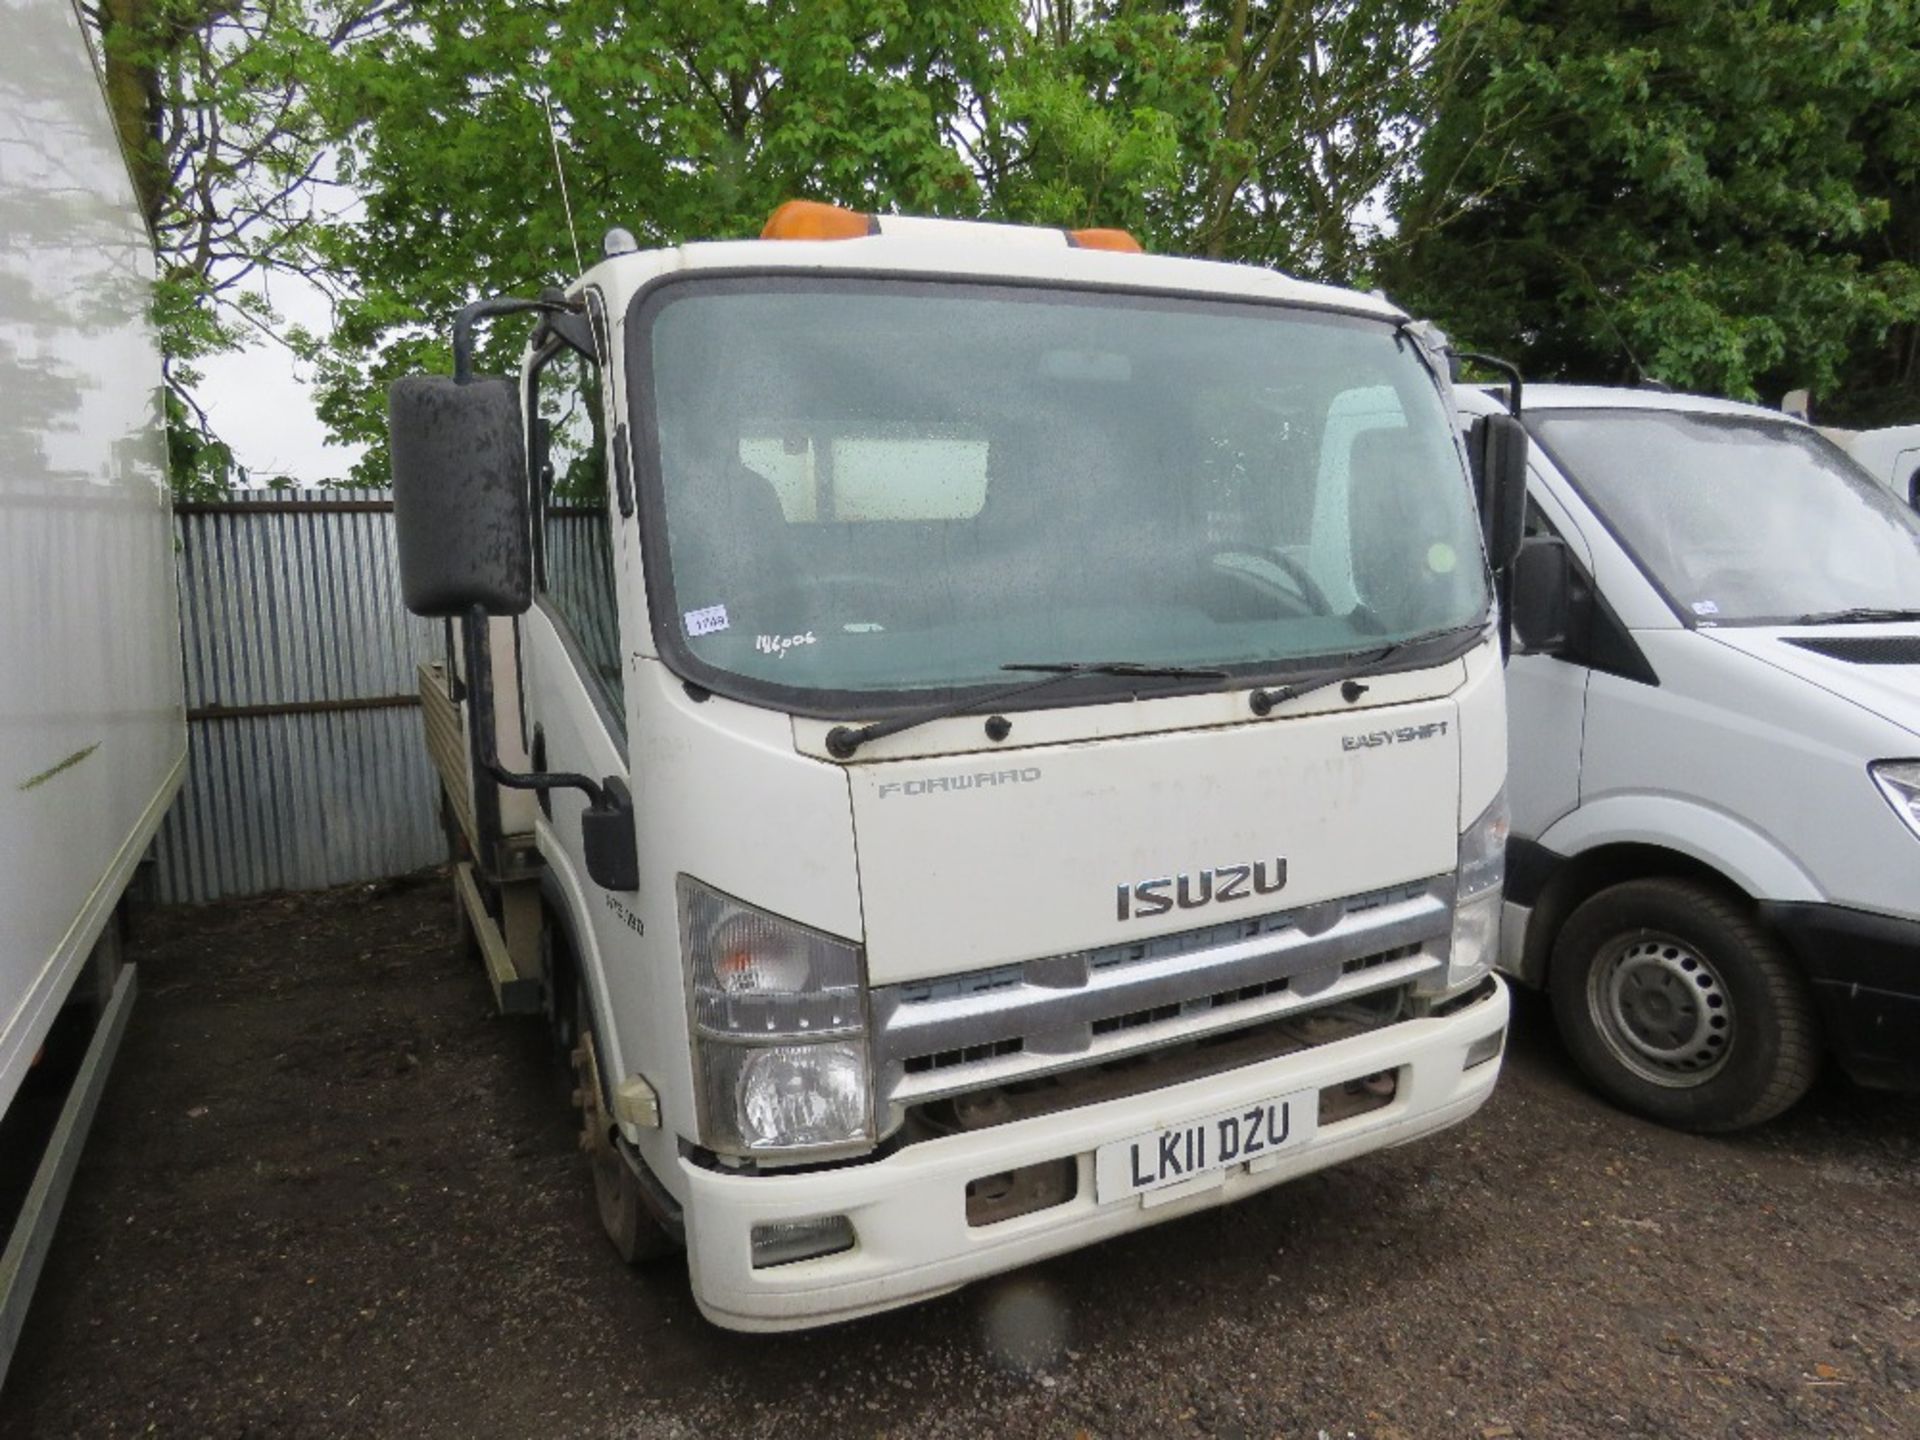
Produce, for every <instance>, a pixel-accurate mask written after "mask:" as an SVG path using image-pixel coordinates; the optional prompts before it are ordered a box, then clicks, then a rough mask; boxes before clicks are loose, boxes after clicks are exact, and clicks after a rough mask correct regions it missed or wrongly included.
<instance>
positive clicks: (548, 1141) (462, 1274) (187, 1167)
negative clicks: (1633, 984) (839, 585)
mask: <svg viewBox="0 0 1920 1440" xmlns="http://www.w3.org/2000/svg"><path fill="white" fill-rule="evenodd" d="M448 916H449V911H448V905H447V900H446V891H445V889H444V881H422V882H411V883H400V884H393V885H383V886H377V887H355V888H352V889H348V890H341V891H334V892H331V893H328V894H324V895H314V896H302V897H286V898H270V899H265V900H258V901H248V902H244V903H239V904H228V905H222V906H217V907H211V908H207V909H201V910H180V911H172V912H162V913H160V914H158V915H155V916H153V917H151V918H150V919H149V921H148V922H147V924H146V926H145V930H144V934H143V936H142V937H141V938H140V940H139V941H138V944H137V947H136V958H137V959H138V961H139V965H140V977H141V997H140V1001H139V1005H138V1007H137V1009H136V1011H135V1014H134V1017H133V1023H132V1028H131V1030H130V1031H129V1033H128V1037H127V1041H126V1044H125V1048H124V1049H123V1050H122V1052H121V1056H120V1061H119V1064H118V1067H117V1069H116V1070H115V1072H114V1075H113V1079H112V1082H111V1085H110V1088H109V1090H108V1093H107V1096H106V1098H105V1102H104V1104H103V1106H102V1109H101V1112H100V1117H99V1120H98V1123H97V1125H96V1128H95V1131H94V1135H93V1139H92V1142H91V1144H90V1146H89V1149H88V1152H87V1156H86V1158H85V1161H84V1162H83V1164H82V1167H81V1171H80V1174H79V1178H78V1181H77V1183H76V1185H75V1188H74V1191H73V1196H72V1199H71V1201H70V1202H69V1205H68V1208H67V1213H66V1218H65V1220H64V1222H63V1225H62V1228H61V1231H60V1234H59V1237H58V1240H57V1242H56V1244H55V1248H54V1252H53V1255H52V1258H51V1260H50V1262H49V1265H48V1269H47V1272H46V1275H45V1278H44V1279H43V1281H42V1284H41V1290H40V1294H39V1297H38V1299H37V1300H36V1301H35V1306H34V1309H33V1311H32V1313H31V1315H30V1316H29V1319H28V1331H27V1335H26V1338H25V1339H24V1341H23V1342H22V1346H21V1348H20V1350H19V1351H18V1352H17V1354H16V1356H15V1358H14V1363H13V1368H12V1373H11V1376H10V1378H9V1379H8V1381H7V1386H6V1389H5V1391H4V1392H0V1437H3V1440H21V1437H26V1436H65V1435H73V1436H86V1437H95V1436H106V1435H132V1434H143V1435H144V1434H157V1435H185V1436H203V1435H204V1436H217V1437H228V1436H261V1437H280V1436H326V1437H333V1436H359V1435H396V1436H457V1437H461V1440H480V1437H492V1436H503V1437H521V1436H527V1437H533V1436H538V1437H564V1436H596V1437H597V1436H622V1437H634V1440H651V1437H656V1436H658V1437H670V1436H705V1435H716V1436H728V1437H744V1436H760V1435H765V1436H776V1435H777V1436H780V1437H783V1440H784V1437H804V1436H810V1435H822V1436H826V1435H832V1436H839V1435H857V1436H876V1435H885V1436H902V1437H905V1436H963V1435H993V1436H1002V1437H1021V1436H1060V1437H1078V1436H1082V1435H1084V1436H1087V1437H1097V1440H1117V1437H1129V1436H1160V1435H1171V1436H1182V1435H1212V1436H1218V1437H1229V1436H1239V1437H1254V1436H1259V1437H1268V1436H1286V1437H1305V1440H1319V1437H1321V1436H1323V1435H1324V1436H1326V1437H1328V1440H1346V1437H1358V1440H1426V1437H1455V1436H1458V1437H1466V1440H1506V1437H1513V1440H1521V1437H1524V1440H1544V1437H1560V1436H1587V1435H1594V1436H1609V1437H1614V1436H1617V1437H1656V1436H1657V1437H1689V1440H1692V1437H1735V1436H1739V1437H1785V1436H1798V1435H1808V1436H1865V1435H1881V1436H1920V1183H1917V1182H1920V1101H1916V1100H1914V1099H1901V1098H1898V1097H1892V1096H1885V1095H1875V1094H1870V1093H1866V1092H1862V1091H1859V1090H1855V1089H1853V1088H1852V1087H1850V1086H1849V1085H1847V1084H1846V1083H1844V1082H1842V1081H1840V1080H1837V1079H1832V1078H1830V1079H1828V1080H1827V1081H1825V1082H1823V1084H1822V1085H1821V1087H1820V1088H1819V1089H1818V1090H1817V1091H1816V1092H1815V1094H1814V1095H1813V1096H1812V1097H1811V1099H1810V1101H1809V1102H1808V1103H1806V1104H1804V1105H1803V1106H1802V1107H1800V1109H1798V1110H1797V1111H1795V1112H1794V1113H1793V1114H1792V1115H1790V1116H1789V1117H1788V1118H1787V1119H1786V1120H1784V1121H1783V1122H1779V1123H1776V1124H1774V1125H1773V1126H1771V1127H1768V1128H1766V1129H1764V1130H1762V1131H1760V1132H1758V1133H1755V1134H1752V1135H1749V1136H1743V1137H1738V1138H1734V1139H1720V1140H1701V1139H1693V1138H1687V1137H1683V1136H1679V1135H1673V1134H1668V1133H1666V1132H1664V1131H1661V1130H1658V1129H1655V1128H1653V1127H1651V1126H1649V1125H1645V1124H1642V1123H1640V1122H1638V1121H1636V1120H1632V1119H1629V1118H1627V1117H1625V1116H1623V1115H1620V1114H1618V1113H1617V1112H1615V1111H1613V1110H1610V1109H1608V1108H1607V1107H1606V1106H1605V1105H1604V1104H1602V1103H1601V1102H1600V1101H1598V1100H1597V1099H1595V1098H1593V1097H1592V1096H1590V1095H1589V1094H1587V1093H1586V1092H1585V1091H1584V1090H1583V1089H1582V1088H1581V1087H1580V1085H1579V1083H1578V1081H1577V1080H1576V1079H1575V1078H1574V1077H1573V1076H1572V1074H1571V1072H1570V1071H1569V1068H1568V1066H1567V1064H1566V1061H1565V1059H1564V1057H1563V1056H1562V1054H1561V1053H1560V1051H1559V1049H1558V1046H1557V1045H1556V1043H1555V1042H1554V1040H1553V1038H1552V1035H1551V1027H1550V1023H1549V1020H1548V1016H1547V1014H1546V1011H1545V1010H1544V1008H1542V1007H1541V1006H1539V1005H1537V1004H1526V1003H1523V1004H1522V1006H1521V1008H1520V1011H1519V1014H1518V1017H1517V1024H1516V1037H1515V1041H1514V1046H1513V1052H1512V1054H1511V1056H1510V1058H1509V1061H1508V1066H1507V1073H1506V1076H1505V1078H1504V1079H1503V1080H1502V1083H1501V1087H1500V1090H1499V1092H1498V1093H1497V1094H1496V1096H1495V1097H1494V1099H1493V1101H1492V1102H1491V1103H1490V1104H1489V1105H1488V1107H1487V1108H1486V1109H1485V1110H1484V1111H1483V1112H1482V1113H1481V1114H1480V1116H1479V1117H1477V1118H1476V1119H1475V1120H1474V1121H1472V1122H1470V1123H1469V1124H1467V1125H1465V1126H1463V1127H1461V1128H1459V1129H1457V1130H1454V1131H1452V1132H1449V1133H1448V1134H1446V1135H1443V1136H1441V1137H1438V1138H1437V1139H1434V1140H1429V1141H1426V1142H1423V1143H1421V1144H1418V1145H1415V1146H1413V1147H1410V1148H1407V1149H1404V1150H1399V1151H1395V1152H1391V1153H1388V1154H1381V1155H1375V1156H1371V1157H1368V1158H1366V1159H1364V1160H1361V1161H1359V1162H1357V1163H1355V1164H1352V1165H1349V1166H1347V1167H1345V1168H1343V1169H1340V1170H1337V1171H1333V1172H1331V1173H1328V1174H1325V1175H1321V1176H1318V1177H1314V1178H1311V1179H1307V1180H1303V1181H1300V1182H1298V1183H1296V1184H1293V1185H1291V1186H1287V1187H1283V1188H1282V1189H1280V1190H1278V1191H1275V1192H1270V1193H1269V1194H1268V1195H1266V1196H1263V1197H1260V1198H1257V1199H1254V1200H1252V1201H1250V1202H1249V1203H1247V1204H1245V1205H1243V1206H1240V1207H1238V1208H1233V1209H1227V1210H1220V1211H1215V1212H1212V1213H1210V1214H1206V1215H1201V1216H1197V1217H1193V1218H1189V1219H1186V1220H1182V1221H1178V1222H1175V1223H1173V1224H1171V1225H1169V1226H1166V1227H1162V1228H1160V1229H1157V1230H1150V1231H1147V1232H1144V1233H1142V1234H1138V1235H1135V1236H1132V1237H1129V1238H1126V1239H1123V1240H1120V1241H1117V1242H1114V1243H1110V1244H1107V1245H1104V1246H1100V1247H1097V1248H1095V1249H1093V1250H1090V1251H1086V1252H1082V1253H1080V1254H1077V1255H1073V1256H1069V1257H1066V1258H1064V1259H1061V1260H1057V1261H1054V1262H1051V1263H1048V1264H1046V1265H1042V1266H1039V1267H1037V1268H1035V1269H1033V1270H1029V1271H1026V1272H1023V1273H1022V1274H1020V1275H1018V1276H1016V1277H1012V1278H1010V1279H1009V1280H1005V1281H1001V1282H996V1283H993V1284H990V1285H986V1286H981V1287H977V1288H976V1289H974V1290H971V1291H967V1292H963V1293H961V1294H959V1295H956V1296H953V1297H950V1298H948V1299H945V1300H942V1301H938V1302H935V1303H933V1304H930V1305H926V1306H923V1307H921V1308H919V1309H916V1310H910V1311H907V1312H904V1313H899V1314H896V1315H894V1316H891V1317H885V1318H881V1319H878V1320H873V1321H866V1322H861V1323H857V1324H853V1325H849V1326H846V1327H843V1328H839V1329H835V1330H830V1331H825V1332H819V1333H814V1334H810V1335H802V1336H789V1337H776V1338H747V1337H742V1336H734V1335H729V1334H726V1333H724V1332H722V1331H719V1330H716V1329H713V1328H712V1327H710V1326H708V1325H707V1324H705V1322H703V1321H702V1320H701V1319H700V1317H699V1315H698V1313H697V1312H696V1311H695V1309H694V1306H693V1304H692V1301H691V1300H690V1299H689V1297H688V1293H687V1287H686V1279H685V1274H684V1271H683V1270H676V1269H675V1268H674V1266H673V1265H671V1264H667V1265H664V1266H656V1267H654V1268H651V1269H648V1270H642V1271H639V1272H630V1271H626V1270H623V1269H621V1268H620V1267H619V1266H618V1264H617V1262H616V1261H615V1259H614V1257H613V1255H612V1252H611V1251H610V1250H609V1248H608V1247H607V1245H606V1243H605V1242H604V1240H603V1239H602V1237H601V1235H600V1232H599V1230H598V1228H597V1224H596V1221H595V1220H594V1218H593V1215H592V1212H591V1207H590V1204H589V1201H588V1197H587V1190H586V1182H585V1175H584V1170H583V1168H582V1162H581V1161H580V1159H579V1157H578V1155H577V1154H576V1151H575V1147H574V1138H573V1114H572V1112H571V1111H570V1110H569V1108H568V1106H567V1101H566V1082H565V1080H564V1079H563V1078H562V1076H561V1074H560V1071H559V1069H558V1067H557V1066H555V1065H553V1064H552V1063H551V1062H550V1059H549V1055H548V1052H547V1049H546V1040H545V1036H544V1033H543V1032H542V1031H541V1030H540V1029H539V1027H537V1026H536V1025H533V1024H530V1023H528V1022H523V1021H507V1020H501V1019H498V1018H496V1017H495V1016H494V1015H493V1014H492V1013H491V1009H490V1001H489V995H488V992H487V988H486V985H485V982H484V980H483V978H482V977H481V974H480V972H479V970H478V969H477V968H476V967H470V966H469V964H468V963H467V962H466V961H465V960H463V959H462V958H461V957H459V956H457V955H456V954H455V953H454V951H453V949H452V946H451V944H450V932H449V929H448Z"/></svg>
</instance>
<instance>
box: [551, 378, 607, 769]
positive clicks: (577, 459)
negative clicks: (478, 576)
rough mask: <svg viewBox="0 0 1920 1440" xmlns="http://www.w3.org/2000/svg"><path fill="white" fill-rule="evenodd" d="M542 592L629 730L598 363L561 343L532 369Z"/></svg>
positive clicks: (592, 677) (596, 681)
mask: <svg viewBox="0 0 1920 1440" xmlns="http://www.w3.org/2000/svg"><path fill="white" fill-rule="evenodd" d="M534 385H535V392H534V394H535V413H536V415H537V416H538V422H537V425H536V431H535V436H536V438H535V446H536V458H537V460H538V461H539V468H538V472H537V474H538V482H537V483H538V485H539V488H540V562H541V563H540V593H541V597H542V598H543V599H544V600H545V601H546V604H547V607H548V609H549V610H550V611H551V613H552V614H553V615H554V617H555V619H556V620H557V621H558V622H559V624H560V625H561V626H562V628H563V629H564V630H565V631H566V632H567V634H568V635H569V637H570V638H571V639H572V641H573V643H574V646H575V649H576V650H577V652H578V654H579V656H580V658H581V659H582V661H583V662H584V667H585V669H586V671H587V673H588V675H589V676H590V677H591V680H592V682H593V683H595V684H597V685H598V686H599V688H600V689H601V691H602V692H603V694H604V695H605V696H606V698H608V699H609V700H611V701H612V704H611V707H610V708H611V711H612V716H613V720H614V725H615V728H616V729H617V730H619V731H620V732H621V733H623V734H624V731H625V718H624V717H625V714H626V710H625V706H624V705H623V704H622V703H621V701H622V687H621V669H620V624H619V610H618V606H617V604H616V601H615V594H614V583H613V527H612V518H611V515H610V513H609V508H608V503H607V500H608V486H607V455H608V445H607V435H606V411H605V410H604V409H603V408H602V406H601V391H600V367H599V366H597V365H595V364H594V363H593V362H592V361H590V360H587V359H586V358H585V357H583V356H581V355H578V354H576V353H575V352H573V351H571V350H560V351H558V352H556V353H555V354H554V355H553V356H551V357H550V358H549V359H548V360H547V361H546V363H545V364H544V365H542V366H541V367H540V368H539V370H537V371H536V372H535V378H534Z"/></svg>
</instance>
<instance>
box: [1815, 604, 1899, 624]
mask: <svg viewBox="0 0 1920 1440" xmlns="http://www.w3.org/2000/svg"><path fill="white" fill-rule="evenodd" d="M1877 620H1920V610H1900V609H1890V608H1881V607H1877V606H1873V605H1855V606H1853V607H1852V608H1851V609H1848V610H1815V611H1812V612H1811V613H1809V614H1806V615H1801V616H1799V617H1797V618H1796V619H1793V620H1789V621H1788V622H1787V623H1788V624H1789V625H1871V624H1873V623H1874V622H1875V621H1877Z"/></svg>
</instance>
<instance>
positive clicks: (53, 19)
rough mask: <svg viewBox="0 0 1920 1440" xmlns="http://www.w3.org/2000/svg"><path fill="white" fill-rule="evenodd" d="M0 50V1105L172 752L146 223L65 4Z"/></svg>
mask: <svg viewBox="0 0 1920 1440" xmlns="http://www.w3.org/2000/svg"><path fill="white" fill-rule="evenodd" d="M0 14H4V17H5V30H6V36H7V43H6V44H5V45H4V46H0V116H4V124H3V125H0V202H3V203H4V206H5V214H6V216H7V217H8V218H7V220H6V224H5V233H6V243H5V244H4V245H0V394H4V395H5V396H6V403H5V404H4V405H0V575H3V576H4V580H0V585H4V588H5V601H4V603H0V772H4V774H3V778H0V855H4V856H5V857H6V864H5V866H4V867H0V1110H4V1108H5V1107H6V1105H7V1104H8V1102H9V1101H11V1099H12V1098H13V1095H14V1093H15V1091H16V1090H17V1089H18V1088H19V1085H20V1082H21V1078H22V1077H23V1076H24V1075H25V1073H26V1070H27V1067H28V1066H29V1064H31V1063H32V1061H33V1058H34V1055H35V1053H36V1052H37V1050H38V1048H39V1046H40V1044H41V1042H42V1041H43V1040H44V1039H45V1037H46V1032H47V1029H48V1027H49V1026H50V1025H51V1024H52V1023H53V1018H54V1015H55V1014H56V1013H57V1012H58V1010H59V1008H60V1006H61V1004H62V1002H63V1001H64V1000H65V999H66V997H67V994H68V992H69V991H70V990H71V989H72V987H73V983H74V979H75V977H76V975H77V974H78V973H79V972H80V969H81V967H82V966H83V964H84V963H85V961H86V959H87V956H88V954H89V953H90V952H91V950H92V949H93V946H94V944H95V942H96V941H97V940H98V939H99V937H100V935H101V932H102V930H103V928H104V927H105V926H106V923H107V921H108V918H109V916H110V915H111V914H112V913H113V910H114V907H115V905H116V904H117V903H118V901H119V899H120V896H121V893H122V892H123V891H124V890H125V888H126V885H127V882H128V880H129V878H130V877H131V875H132V873H133V868H134V866H135V864H136V863H137V862H138V861H139V860H140V858H141V856H142V855H143V854H144V853H145V851H146V849H147V846H148V844H149V843H150V842H151V840H152V838H153V835H154V832H155V830H156V829H157V828H158V826H159V824H160V819H161V816H162V814H163V813H164V812H165V810H166V808H167V805H168V803H169V801H171V799H172V798H173V794H174V792H175V790H176V789H177V788H178V787H179V783H180V777H181V773H182V770H183V768H184V766H185V764H186V722H185V714H184V710H183V708H182V705H183V701H182V682H181V671H180V638H179V635H180V631H179V612H178V608H177V606H176V603H175V599H174V557H173V532H172V522H171V516H170V499H169V492H168V488H167V476H166V449H165V439H164V433H163V428H162V423H161V415H160V404H161V389H160V386H161V376H160V355H159V351H158V349H157V347H156V344H155V340H154V334H153V330H152V328H151V326H150V324H149V321H148V312H147V307H148V287H149V285H150V284H151V281H152V277H153V263H154V262H153V249H152V241H151V238H150V237H149V235H148V233H147V230H146V227H145V225H144V224H143V222H142V221H141V219H140V215H139V211H138V209H137V207H136V206H135V203H134V198H133V188H132V183H131V181H130V180H129V179H128V176H127V169H126V165H125V163H124V161H123V159H122V157H121V152H120V148H119V145H118V142H117V141H116V139H115V136H114V131H113V127H112V124H111V122H110V120H109V119H108V116H107V110H106V104H105V101H104V99H103V98H102V95H101V91H100V83H99V79H98V76H97V74H96V72H95V70H94V67H93V63H92V60H91V58H90V56H89V53H88V49H87V42H86V38H85V36H84V34H83V33H82V31H81V27H80V20H79V17H78V16H77V15H76V14H75V13H74V11H73V9H72V8H71V7H69V6H67V5H64V4H51V5H49V4H34V3H27V0H5V3H4V6H3V7H0Z"/></svg>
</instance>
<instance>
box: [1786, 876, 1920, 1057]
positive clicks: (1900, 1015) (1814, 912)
mask: <svg viewBox="0 0 1920 1440" xmlns="http://www.w3.org/2000/svg"><path fill="white" fill-rule="evenodd" d="M1760 909H1761V913H1762V914H1764V915H1765V916H1766V918H1767V919H1768V920H1769V921H1770V922H1771V923H1772V924H1773V925H1774V926H1775V927H1776V928H1777V929H1778V930H1779V931H1780V933H1781V934H1782V935H1784V936H1786V937H1787V943H1788V944H1790V945H1792V946H1793V949H1794V953H1795V954H1797V955H1798V956H1799V957H1800V963H1801V964H1802V965H1804V966H1805V967H1806V971H1807V978H1808V979H1809V980H1811V981H1812V982H1813V993H1814V996H1815V998H1816V999H1817V1000H1818V1002H1819V1005H1820V1013H1821V1018H1822V1019H1823V1020H1824V1021H1825V1023H1826V1033H1827V1041H1828V1044H1829V1045H1830V1046H1831V1047H1832V1049H1833V1053H1834V1056H1835V1058H1836V1059H1838V1060H1839V1062H1840V1065H1841V1068H1842V1069H1844V1070H1845V1071H1846V1072H1847V1073H1848V1074H1849V1075H1851V1076H1852V1077H1853V1078H1854V1079H1855V1080H1856V1081H1857V1082H1859V1083H1860V1084H1862V1085H1873V1086H1877V1087H1881V1088H1885V1089H1892V1090H1920V921H1915V920H1909V919H1906V918H1905V917H1904V916H1899V915H1883V914H1880V913H1878V912H1877V911H1872V910H1853V909H1849V908H1847V907H1846V906H1844V905H1813V904H1788V903H1785V902H1780V903H1773V904H1767V905H1762V906H1761V907H1760Z"/></svg>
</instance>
